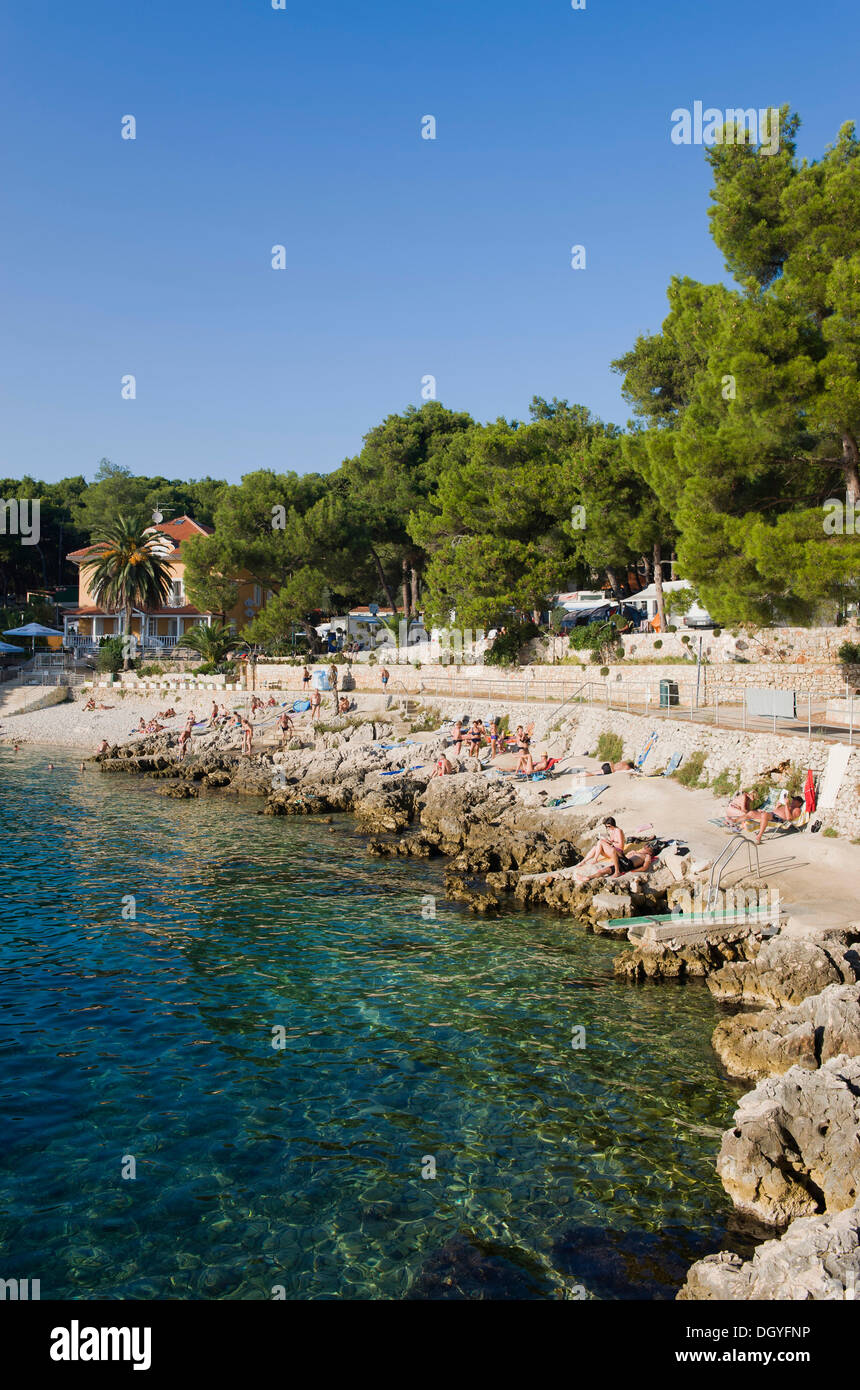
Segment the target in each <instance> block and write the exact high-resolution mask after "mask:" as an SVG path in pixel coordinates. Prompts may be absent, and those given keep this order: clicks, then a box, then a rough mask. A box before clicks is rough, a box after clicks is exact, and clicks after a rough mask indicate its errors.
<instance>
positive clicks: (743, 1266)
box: [678, 1205, 860, 1302]
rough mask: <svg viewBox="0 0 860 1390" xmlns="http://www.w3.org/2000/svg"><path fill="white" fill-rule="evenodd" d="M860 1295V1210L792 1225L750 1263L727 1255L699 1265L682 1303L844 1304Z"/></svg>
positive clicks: (689, 1278)
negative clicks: (707, 1301)
mask: <svg viewBox="0 0 860 1390" xmlns="http://www.w3.org/2000/svg"><path fill="white" fill-rule="evenodd" d="M857 1289H860V1206H857V1205H855V1206H853V1207H848V1208H846V1209H845V1210H844V1211H839V1212H836V1213H834V1214H833V1215H829V1216H804V1217H799V1218H798V1220H797V1221H793V1222H792V1223H791V1225H790V1226H789V1228H788V1230H787V1231H786V1232H785V1234H784V1235H783V1236H782V1237H781V1238H780V1239H779V1240H768V1241H765V1243H764V1244H763V1245H760V1246H759V1248H758V1249H757V1250H756V1252H755V1254H754V1255H753V1257H752V1259H751V1260H746V1261H745V1260H742V1259H741V1257H740V1256H739V1255H733V1254H731V1253H730V1252H728V1251H725V1250H724V1251H722V1252H721V1253H720V1254H719V1255H708V1256H706V1258H705V1259H704V1260H698V1261H697V1262H696V1264H694V1265H693V1266H692V1267H691V1269H690V1270H689V1272H688V1274H687V1281H686V1283H685V1284H684V1287H683V1288H682V1289H681V1292H680V1293H679V1294H678V1298H679V1299H681V1300H689V1301H692V1300H695V1299H729V1300H732V1301H743V1300H749V1301H751V1302H757V1301H759V1300H763V1299H767V1300H771V1299H773V1300H774V1301H776V1302H782V1301H784V1300H787V1299H791V1300H801V1299H802V1300H813V1301H816V1302H819V1301H824V1300H835V1299H844V1298H846V1297H853V1296H855V1291H856V1290H857Z"/></svg>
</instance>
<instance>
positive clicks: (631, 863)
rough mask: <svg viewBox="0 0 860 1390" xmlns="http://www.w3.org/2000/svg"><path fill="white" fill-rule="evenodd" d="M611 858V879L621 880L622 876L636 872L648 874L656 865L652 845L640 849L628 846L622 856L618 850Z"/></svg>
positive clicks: (614, 851) (613, 852)
mask: <svg viewBox="0 0 860 1390" xmlns="http://www.w3.org/2000/svg"><path fill="white" fill-rule="evenodd" d="M611 858H612V868H613V872H612V873H611V874H610V875H609V877H610V878H620V877H621V875H622V874H631V873H634V872H639V873H643V874H647V872H648V870H649V869H650V868H651V865H652V864H653V863H654V851H653V849H652V848H651V846H650V845H642V846H641V847H640V848H639V849H630V847H629V846H626V847H625V849H624V852H623V853H621V854H619V852H618V850H613V851H612V855H611Z"/></svg>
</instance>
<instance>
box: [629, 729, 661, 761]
mask: <svg viewBox="0 0 860 1390" xmlns="http://www.w3.org/2000/svg"><path fill="white" fill-rule="evenodd" d="M658 738H659V734H658V733H657V730H656V729H654V730H653V732H652V734H651V737H650V738H649V740H648V742H647V743H646V744H645V747H644V749H643V750H642V752H641V753H640V754H639V757H638V758H637V759H636V761H635V763H634V764H633V766H634V767H635V768H641V766H642V764H643V763H644V761H645V759H646V758H647V757H648V754H649V753H650V752H651V749H652V748H653V747H654V744H655V743H656V742H657V739H658Z"/></svg>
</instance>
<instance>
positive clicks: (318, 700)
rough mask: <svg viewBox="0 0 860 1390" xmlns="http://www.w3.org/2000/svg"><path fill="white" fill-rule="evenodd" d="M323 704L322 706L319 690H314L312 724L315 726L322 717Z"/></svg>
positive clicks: (312, 693) (312, 695) (312, 696)
mask: <svg viewBox="0 0 860 1390" xmlns="http://www.w3.org/2000/svg"><path fill="white" fill-rule="evenodd" d="M321 704H322V696H321V695H320V693H319V691H318V690H312V691H311V723H312V724H315V723H316V721H317V720H318V719H319V717H320V705H321Z"/></svg>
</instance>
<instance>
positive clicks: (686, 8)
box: [0, 0, 858, 481]
mask: <svg viewBox="0 0 860 1390" xmlns="http://www.w3.org/2000/svg"><path fill="white" fill-rule="evenodd" d="M857 35H858V16H857V0H824V2H823V3H817V4H810V3H808V0H780V3H778V4H773V5H767V6H766V5H758V6H752V5H750V6H745V7H744V8H743V9H742V10H737V9H734V10H733V9H732V7H731V6H729V5H705V4H694V3H692V2H691V0H653V3H649V0H587V9H586V10H584V11H574V10H572V9H571V6H570V2H569V0H518V2H517V3H515V0H364V2H363V3H361V4H359V3H357V2H356V0H314V3H312V4H309V3H307V2H305V3H300V0H287V9H286V10H284V11H280V10H277V11H276V10H273V9H272V8H271V0H229V3H228V0H77V2H76V3H73V0H45V2H44V3H39V2H37V0H31V3H29V4H22V3H13V0H6V2H5V4H4V5H3V7H2V10H0V51H2V54H3V58H2V60H0V61H2V67H3V82H2V85H0V107H2V121H3V130H4V137H3V147H4V149H3V155H2V174H0V176H1V177H2V187H3V202H4V212H3V219H2V225H3V243H4V254H3V257H2V262H3V264H2V268H0V274H2V281H3V285H2V302H3V310H2V319H1V320H0V322H2V344H0V392H2V400H0V412H2V414H0V420H2V424H0V476H3V475H7V476H9V475H11V476H13V477H14V476H20V475H21V474H22V473H24V472H29V473H32V474H35V475H36V476H39V477H43V478H45V479H46V480H48V481H51V480H53V479H56V478H59V477H62V476H64V475H68V474H75V473H83V474H85V475H86V476H88V477H90V476H92V473H93V472H94V469H95V467H96V464H97V462H98V459H99V458H100V457H101V456H102V455H107V456H108V457H109V458H111V459H113V460H114V462H116V463H121V464H124V465H126V466H128V467H130V468H131V469H132V470H133V471H135V472H141V473H163V474H166V475H167V476H168V477H184V478H191V477H200V476H202V475H204V474H206V473H209V474H212V475H214V476H216V477H225V478H228V479H230V480H238V478H239V477H240V476H241V475H242V473H244V472H247V471H249V470H250V469H252V468H257V467H270V468H275V469H288V468H292V469H296V470H298V471H299V472H304V471H306V470H308V469H319V470H323V471H325V470H328V469H330V468H333V467H336V466H337V465H338V464H339V463H340V461H341V460H342V459H343V458H344V457H346V456H348V455H350V454H352V453H355V452H356V451H357V450H358V449H359V448H360V445H361V437H362V435H363V434H364V433H365V432H366V431H367V430H368V429H369V428H371V427H372V426H373V425H374V424H376V423H378V422H379V421H380V420H381V419H382V418H383V417H384V416H385V415H386V414H388V413H389V412H391V411H398V410H402V409H403V408H405V407H406V406H407V405H408V404H409V403H410V402H413V403H415V404H420V389H421V388H420V383H421V378H422V376H424V375H425V374H428V373H430V374H432V375H434V376H435V377H436V378H437V382H438V398H439V399H440V400H441V401H443V402H444V403H445V404H446V405H449V406H452V407H455V408H461V409H467V410H469V411H471V412H472V413H473V414H474V415H475V416H476V417H477V418H479V419H490V418H493V417H495V416H497V415H506V416H508V417H511V416H519V417H520V418H523V417H524V416H525V415H526V412H527V407H528V402H529V400H530V399H531V397H532V395H534V394H535V393H537V394H540V395H544V396H548V397H549V396H553V395H558V396H562V397H567V398H568V399H570V400H573V401H581V402H583V403H584V404H586V405H588V406H589V407H590V408H591V409H592V410H594V411H595V412H596V413H598V414H599V415H601V416H603V417H604V418H605V419H612V420H615V421H616V422H619V423H624V422H625V421H626V419H627V416H628V411H627V409H626V407H625V405H624V403H623V401H622V399H621V396H620V392H619V389H618V388H619V382H618V378H617V377H616V376H615V374H614V373H612V372H611V371H610V367H609V363H610V361H611V360H612V358H613V357H616V356H618V355H619V354H620V353H622V352H623V351H625V349H626V348H627V347H628V346H629V345H630V344H631V343H632V342H633V339H634V337H635V335H636V334H637V333H638V332H643V331H654V330H656V329H657V328H658V327H659V324H660V322H661V320H662V318H663V316H664V313H665V288H666V284H667V282H668V280H669V277H670V276H671V275H672V274H673V273H678V274H686V275H691V276H693V277H696V278H699V279H703V280H711V281H713V280H715V279H718V278H720V277H721V276H722V275H723V267H722V262H721V258H720V257H719V255H718V253H717V251H716V250H715V248H714V247H713V245H712V243H711V242H710V239H709V236H708V227H707V217H706V208H707V191H708V186H709V181H708V170H707V166H706V164H705V160H704V156H703V152H702V150H701V148H696V147H692V146H691V147H678V146H675V145H673V144H672V143H671V141H670V139H669V130H670V120H669V116H670V112H671V111H672V110H673V108H675V107H679V106H687V107H692V105H693V102H694V101H695V100H702V101H703V102H704V103H705V105H713V106H716V107H719V108H721V109H724V108H725V107H726V106H735V105H739V106H744V107H748V106H756V107H759V106H767V105H780V104H781V103H783V102H789V103H790V104H791V105H792V107H793V108H795V109H796V110H798V111H799V112H800V115H801V117H802V120H803V126H802V129H801V132H800V150H801V152H802V153H804V154H807V155H809V156H811V157H816V156H818V155H820V154H821V152H822V151H823V149H824V147H825V145H826V144H827V143H829V142H830V141H831V140H833V139H834V138H835V135H836V132H837V130H838V127H839V125H840V124H841V123H842V122H843V121H845V120H848V119H852V118H854V117H855V116H856V115H857V109H856V108H857V96H856V93H857V83H856V78H855V68H856V61H855V60H856V53H857ZM127 114H132V115H134V116H135V118H136V120H137V139H136V140H135V141H134V142H132V141H124V140H121V138H120V122H121V118H122V117H123V116H124V115H127ZM427 114H432V115H434V116H435V117H436V120H437V123H438V129H437V139H436V140H435V142H432V141H425V140H422V139H421V138H420V119H421V117H422V116H424V115H427ZM276 243H283V244H284V245H285V246H286V248H287V258H288V268H287V270H286V271H284V272H276V271H273V270H272V269H271V267H270V261H271V247H272V246H273V245H274V244H276ZM573 243H583V244H584V245H585V246H586V249H587V262H588V264H587V269H586V270H585V271H573V270H572V269H571V268H570V247H571V245H572V244H573ZM125 373H134V375H135V376H136V378H137V392H138V395H137V400H136V401H133V402H131V401H123V400H122V399H121V397H120V378H121V377H122V376H123V375H124V374H125Z"/></svg>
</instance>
